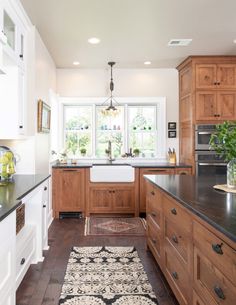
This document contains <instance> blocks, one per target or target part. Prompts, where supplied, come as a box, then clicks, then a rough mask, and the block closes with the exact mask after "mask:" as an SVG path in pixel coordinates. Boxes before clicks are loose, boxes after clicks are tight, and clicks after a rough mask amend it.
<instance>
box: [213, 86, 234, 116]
mask: <svg viewBox="0 0 236 305" xmlns="http://www.w3.org/2000/svg"><path fill="white" fill-rule="evenodd" d="M217 105H218V113H219V115H220V116H219V120H222V121H225V120H235V119H236V94H235V92H230V91H229V92H218V93H217Z"/></svg>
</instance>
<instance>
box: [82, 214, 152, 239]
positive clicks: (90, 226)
mask: <svg viewBox="0 0 236 305" xmlns="http://www.w3.org/2000/svg"><path fill="white" fill-rule="evenodd" d="M145 232H146V221H145V219H144V218H139V217H127V218H125V217H94V216H92V217H86V220H85V229H84V235H85V236H86V235H140V236H144V235H145Z"/></svg>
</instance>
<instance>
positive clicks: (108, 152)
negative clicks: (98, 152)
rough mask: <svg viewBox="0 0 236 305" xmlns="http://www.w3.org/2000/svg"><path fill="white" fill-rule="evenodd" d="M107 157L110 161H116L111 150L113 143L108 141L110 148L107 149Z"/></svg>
mask: <svg viewBox="0 0 236 305" xmlns="http://www.w3.org/2000/svg"><path fill="white" fill-rule="evenodd" d="M107 156H108V161H109V162H112V161H114V160H115V159H112V149H111V141H110V140H109V141H108V148H107Z"/></svg>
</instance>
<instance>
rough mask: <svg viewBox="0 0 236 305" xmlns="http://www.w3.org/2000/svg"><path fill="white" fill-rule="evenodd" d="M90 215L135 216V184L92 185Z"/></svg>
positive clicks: (90, 187) (90, 190) (90, 189)
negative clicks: (119, 214) (114, 214)
mask: <svg viewBox="0 0 236 305" xmlns="http://www.w3.org/2000/svg"><path fill="white" fill-rule="evenodd" d="M90 213H96V214H97V213H104V214H105V213H127V214H135V188H134V185H133V183H131V185H129V183H126V184H122V183H90V186H89V207H88V214H90Z"/></svg>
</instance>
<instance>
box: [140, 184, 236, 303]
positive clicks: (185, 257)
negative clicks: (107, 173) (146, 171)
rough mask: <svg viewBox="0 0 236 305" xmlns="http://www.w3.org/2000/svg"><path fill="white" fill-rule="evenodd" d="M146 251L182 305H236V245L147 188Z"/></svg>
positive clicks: (172, 202)
mask: <svg viewBox="0 0 236 305" xmlns="http://www.w3.org/2000/svg"><path fill="white" fill-rule="evenodd" d="M146 195H147V196H146V199H147V246H148V248H149V249H150V250H151V252H152V253H153V256H154V257H155V259H156V261H157V263H158V264H159V266H160V268H161V269H162V271H163V273H164V275H165V277H166V279H167V281H168V283H169V285H170V287H171V288H172V290H173V292H174V294H175V296H176V298H177V300H178V302H179V304H180V305H218V304H225V305H233V304H235V300H236V243H234V242H232V241H231V240H228V239H227V237H225V236H224V235H222V234H221V233H220V232H218V231H217V230H216V229H214V228H213V227H211V226H210V225H209V224H208V223H205V222H204V221H203V220H202V219H200V218H199V217H198V216H196V215H195V214H193V213H192V212H191V211H190V210H188V209H186V208H185V207H183V206H182V205H181V204H180V203H179V202H177V201H176V200H174V199H173V198H172V197H170V196H169V195H167V194H166V193H165V192H163V191H162V190H160V189H159V188H158V187H156V186H154V185H153V184H152V183H151V182H147V194H146Z"/></svg>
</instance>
